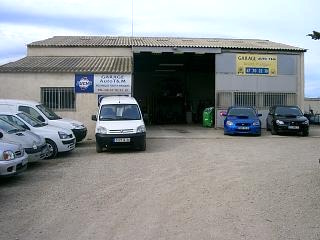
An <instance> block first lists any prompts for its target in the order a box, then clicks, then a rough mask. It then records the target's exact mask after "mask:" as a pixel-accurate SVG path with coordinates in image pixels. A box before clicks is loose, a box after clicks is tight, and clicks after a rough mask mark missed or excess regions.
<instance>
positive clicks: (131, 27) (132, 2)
mask: <svg viewBox="0 0 320 240" xmlns="http://www.w3.org/2000/svg"><path fill="white" fill-rule="evenodd" d="M131 36H132V37H133V0H132V4H131Z"/></svg>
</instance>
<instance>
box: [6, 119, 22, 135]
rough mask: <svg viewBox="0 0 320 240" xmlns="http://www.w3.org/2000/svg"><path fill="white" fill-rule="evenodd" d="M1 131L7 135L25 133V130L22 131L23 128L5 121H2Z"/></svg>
mask: <svg viewBox="0 0 320 240" xmlns="http://www.w3.org/2000/svg"><path fill="white" fill-rule="evenodd" d="M0 129H2V130H3V131H5V132H7V133H17V132H24V131H25V129H22V128H21V127H19V126H17V125H13V124H11V123H9V122H7V121H5V120H3V119H0Z"/></svg>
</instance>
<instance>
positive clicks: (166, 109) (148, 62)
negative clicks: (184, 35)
mask: <svg viewBox="0 0 320 240" xmlns="http://www.w3.org/2000/svg"><path fill="white" fill-rule="evenodd" d="M214 61H215V55H214V54H195V53H183V54H174V53H159V54H158V53H157V54H155V53H136V54H134V63H133V66H134V73H133V78H134V85H133V88H134V91H133V95H134V97H135V98H136V99H137V101H138V102H139V104H140V106H141V109H142V112H143V114H144V115H145V117H146V119H147V122H148V123H149V124H182V123H200V122H201V121H202V112H203V110H204V109H205V108H206V107H213V106H214V99H215V74H214V73H215V69H214V66H215V62H214Z"/></svg>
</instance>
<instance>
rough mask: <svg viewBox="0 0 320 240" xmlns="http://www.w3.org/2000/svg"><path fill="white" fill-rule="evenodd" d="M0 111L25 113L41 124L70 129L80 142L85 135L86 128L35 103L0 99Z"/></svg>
mask: <svg viewBox="0 0 320 240" xmlns="http://www.w3.org/2000/svg"><path fill="white" fill-rule="evenodd" d="M0 111H2V112H25V113H28V114H30V115H31V116H32V117H34V118H36V119H38V120H40V121H41V122H43V123H48V124H50V125H53V126H56V127H60V128H65V129H70V130H71V131H72V132H73V134H74V135H75V137H76V141H77V142H80V141H81V140H83V139H84V138H85V137H86V135H87V128H86V127H85V126H84V125H83V124H82V123H81V122H78V121H75V120H72V119H67V118H62V117H59V116H58V115H57V114H56V113H54V112H53V111H52V110H51V109H49V108H47V107H46V106H45V105H43V104H41V103H39V102H36V101H27V100H16V99H0Z"/></svg>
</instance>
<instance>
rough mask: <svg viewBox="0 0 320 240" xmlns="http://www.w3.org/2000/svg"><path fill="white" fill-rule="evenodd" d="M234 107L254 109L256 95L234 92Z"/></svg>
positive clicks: (253, 93)
mask: <svg viewBox="0 0 320 240" xmlns="http://www.w3.org/2000/svg"><path fill="white" fill-rule="evenodd" d="M234 105H235V106H250V107H255V106H256V93H255V92H235V93H234Z"/></svg>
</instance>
